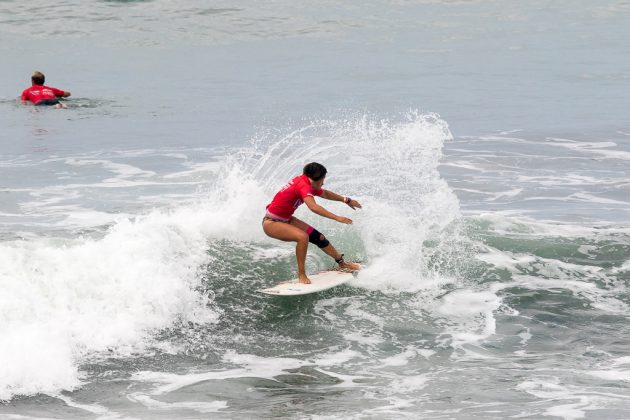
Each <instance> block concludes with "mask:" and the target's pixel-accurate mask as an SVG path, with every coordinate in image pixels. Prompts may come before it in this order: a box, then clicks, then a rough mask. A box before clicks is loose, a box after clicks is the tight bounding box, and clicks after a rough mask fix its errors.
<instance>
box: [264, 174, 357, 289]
mask: <svg viewBox="0 0 630 420" xmlns="http://www.w3.org/2000/svg"><path fill="white" fill-rule="evenodd" d="M326 172H327V171H326V168H325V167H324V166H323V165H321V164H319V163H317V162H311V163H309V164H307V165H306V166H304V170H303V171H302V175H300V176H297V177H295V178H293V179H292V180H291V181H289V183H288V184H287V185H285V186H284V187H282V189H281V190H280V191H278V193H277V194H276V195H275V196H274V197H273V200H272V201H271V203H270V204H268V205H267V213H266V214H265V217H264V218H263V222H262V226H263V230H264V231H265V234H266V235H267V236H269V237H271V238H274V239H279V240H281V241H287V242H297V245H296V247H295V255H296V257H297V265H298V279H299V282H300V283H310V282H311V281H310V280H309V278H308V277H307V276H306V268H305V265H306V252H307V250H308V243H309V242H310V243H312V244H315V245H317V246H318V247H319V248H320V249H321V250H322V251H324V252H325V253H326V254H327V255H330V256H331V257H332V258H333V259H334V260H335V262H336V263H337V264H339V268H341V269H342V270H350V271H356V270H359V269H360V268H361V266H360V265H359V264H357V263H352V262H347V261H345V260H344V259H343V254H340V253H339V251H337V249H335V247H334V246H333V245H332V244H331V243H330V242H329V241H328V239H326V237H325V236H324V235H322V234H321V233H320V232H319V231H317V229H314V228H313V227H312V226H310V225H308V224H307V223H305V222H303V221H301V220H300V219H298V218H297V217H295V216H293V213H294V212H295V210H296V209H297V208H298V207H299V206H300V205H301V204H302V203H306V206H307V207H308V208H309V210H311V211H312V212H313V213H315V214H318V215H320V216H323V217H327V218H329V219H332V220H335V221H337V222H339V223H344V224H346V225H350V224H352V219H350V218H347V217H343V216H337V215H336V214H334V213H331V212H330V211H328V210H326V209H325V208H323V207H322V206H320V205H319V204H317V203H316V202H315V196H317V197H322V198H325V199H326V200H332V201H341V202H344V203H345V204H347V205H348V206H349V207H350V208H352V209H353V210H356V209H357V208H359V209H360V208H361V204H360V203H359V202H358V201H357V200H353V199H352V198H350V197H343V196H341V195H339V194H336V193H334V192H332V191H328V190H325V189H323V188H322V186H323V185H324V179H325V178H326Z"/></svg>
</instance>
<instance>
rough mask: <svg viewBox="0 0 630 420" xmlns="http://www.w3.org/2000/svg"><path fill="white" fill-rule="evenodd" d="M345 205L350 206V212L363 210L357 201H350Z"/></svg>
mask: <svg viewBox="0 0 630 420" xmlns="http://www.w3.org/2000/svg"><path fill="white" fill-rule="evenodd" d="M346 204H347V205H348V206H350V208H351V209H352V210H356V209H360V208H363V207H361V203H359V202H358V201H357V200H350V202H349V203H346Z"/></svg>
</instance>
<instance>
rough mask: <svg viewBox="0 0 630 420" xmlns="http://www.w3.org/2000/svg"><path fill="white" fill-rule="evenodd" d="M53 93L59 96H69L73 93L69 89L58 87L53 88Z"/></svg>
mask: <svg viewBox="0 0 630 420" xmlns="http://www.w3.org/2000/svg"><path fill="white" fill-rule="evenodd" d="M53 93H54V94H55V96H56V97H58V98H67V97H68V96H70V95H72V94H71V93H70V92H68V91H67V90H61V89H57V88H53Z"/></svg>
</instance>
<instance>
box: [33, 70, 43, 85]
mask: <svg viewBox="0 0 630 420" xmlns="http://www.w3.org/2000/svg"><path fill="white" fill-rule="evenodd" d="M31 81H32V82H33V83H34V84H36V85H43V84H44V82H46V76H44V73H42V72H41V71H36V72H33V75H32V76H31Z"/></svg>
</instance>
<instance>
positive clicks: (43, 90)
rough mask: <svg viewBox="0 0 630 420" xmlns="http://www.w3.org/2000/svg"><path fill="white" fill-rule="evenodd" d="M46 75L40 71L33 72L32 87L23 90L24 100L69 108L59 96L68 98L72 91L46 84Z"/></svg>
mask: <svg viewBox="0 0 630 420" xmlns="http://www.w3.org/2000/svg"><path fill="white" fill-rule="evenodd" d="M45 82H46V76H44V73H42V72H40V71H35V72H33V75H32V76H31V83H32V85H31V87H30V88H27V89H25V90H24V92H22V97H21V99H22V101H24V102H26V101H31V102H32V103H34V104H35V105H53V106H54V107H55V108H67V106H66V105H65V104H62V103H61V102H59V99H57V98H67V97H68V96H70V92H68V91H65V90H61V89H57V88H54V87H50V86H44V83H45Z"/></svg>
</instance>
